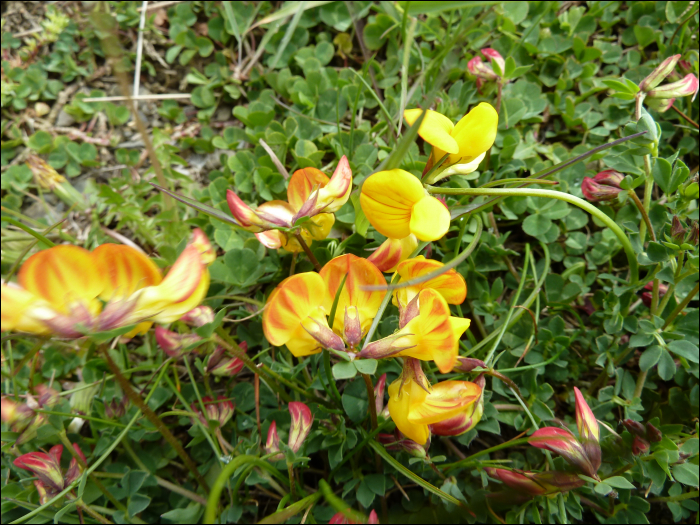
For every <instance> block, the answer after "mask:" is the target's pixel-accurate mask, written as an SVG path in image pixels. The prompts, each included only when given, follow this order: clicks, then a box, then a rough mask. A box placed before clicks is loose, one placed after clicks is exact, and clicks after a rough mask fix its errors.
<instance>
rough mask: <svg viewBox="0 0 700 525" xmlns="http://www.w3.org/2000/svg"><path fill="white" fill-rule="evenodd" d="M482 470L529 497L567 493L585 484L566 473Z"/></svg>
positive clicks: (487, 468) (574, 475)
mask: <svg viewBox="0 0 700 525" xmlns="http://www.w3.org/2000/svg"><path fill="white" fill-rule="evenodd" d="M484 470H486V472H487V474H488V475H489V476H491V477H492V478H494V479H497V480H499V481H501V482H502V483H503V484H504V485H506V486H508V487H509V488H511V489H514V490H517V491H520V492H524V493H526V494H529V495H531V496H543V495H546V494H557V493H559V492H568V491H569V490H573V489H576V488H579V487H582V486H583V485H585V483H586V482H585V481H584V480H582V479H580V478H579V477H578V476H577V475H576V474H570V473H568V472H557V471H551V472H525V471H522V470H506V469H501V468H492V467H486V468H485V469H484Z"/></svg>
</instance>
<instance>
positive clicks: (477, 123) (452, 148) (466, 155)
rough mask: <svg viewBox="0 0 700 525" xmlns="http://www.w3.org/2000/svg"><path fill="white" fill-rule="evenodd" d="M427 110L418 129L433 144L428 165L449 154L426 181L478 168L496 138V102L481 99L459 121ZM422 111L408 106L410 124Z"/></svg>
mask: <svg viewBox="0 0 700 525" xmlns="http://www.w3.org/2000/svg"><path fill="white" fill-rule="evenodd" d="M426 111H427V114H426V115H425V117H424V118H423V122H421V126H420V128H419V129H418V134H419V135H420V136H421V138H422V139H423V140H425V141H426V142H427V143H428V144H430V145H431V146H432V147H433V151H432V153H431V155H430V159H429V160H428V165H427V166H426V169H430V167H432V166H434V165H435V164H437V163H438V162H439V161H440V160H441V159H442V158H443V157H444V156H445V155H449V156H448V157H447V160H446V161H445V163H444V165H443V166H441V167H440V168H439V169H438V170H436V172H435V173H433V175H431V176H430V177H429V178H428V179H426V182H427V183H428V184H433V183H434V182H436V181H438V180H440V179H442V178H444V177H448V176H449V175H452V174H455V173H459V174H462V175H466V174H468V173H471V172H473V171H475V170H476V169H477V168H478V167H479V164H480V163H481V161H482V160H483V159H484V157H485V156H486V152H487V151H488V150H489V149H491V146H493V143H494V141H495V140H496V133H497V131H498V113H496V110H495V109H494V108H493V106H491V104H489V103H487V102H481V103H480V104H479V105H477V106H476V107H474V108H472V110H471V111H470V112H469V113H467V114H466V115H465V116H464V117H462V119H460V121H459V122H457V124H453V123H452V121H451V120H450V119H449V118H447V117H446V116H445V115H443V114H441V113H438V112H437V111H433V110H430V109H428V110H426ZM422 113H423V110H422V109H407V110H406V111H404V114H403V116H404V118H405V119H406V122H408V124H409V125H413V123H414V122H416V121H417V120H418V119H419V118H420V116H421V114H422ZM419 238H420V237H419Z"/></svg>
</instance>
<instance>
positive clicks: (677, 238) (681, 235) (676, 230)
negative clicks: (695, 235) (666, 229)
mask: <svg viewBox="0 0 700 525" xmlns="http://www.w3.org/2000/svg"><path fill="white" fill-rule="evenodd" d="M687 231H688V230H687V229H686V228H685V227H684V226H683V223H682V222H681V220H680V219H679V218H678V216H676V215H674V216H673V220H672V221H671V238H672V239H673V242H675V243H676V244H681V243H682V242H683V241H684V240H685V234H686V233H687Z"/></svg>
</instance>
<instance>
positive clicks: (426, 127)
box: [403, 109, 459, 153]
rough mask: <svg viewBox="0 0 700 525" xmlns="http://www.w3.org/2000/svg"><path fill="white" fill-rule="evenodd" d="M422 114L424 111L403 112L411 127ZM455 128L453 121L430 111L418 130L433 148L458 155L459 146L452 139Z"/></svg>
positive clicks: (411, 110) (410, 110)
mask: <svg viewBox="0 0 700 525" xmlns="http://www.w3.org/2000/svg"><path fill="white" fill-rule="evenodd" d="M422 113H423V110H422V109H407V110H406V111H404V112H403V118H405V119H406V122H408V125H409V126H413V123H414V122H416V121H417V120H418V119H419V118H420V116H421V114H422ZM454 127H455V126H454V124H453V123H452V121H451V120H450V119H449V118H447V117H446V116H445V115H443V114H442V113H438V112H437V111H433V110H432V109H428V110H426V115H425V118H423V122H421V125H420V128H419V129H418V134H419V135H420V136H421V138H422V139H423V140H424V141H426V142H427V143H428V144H430V145H431V146H434V147H436V148H440V149H441V150H444V151H447V152H448V153H457V152H458V151H459V145H458V144H457V141H455V139H454V138H453V137H452V130H453V128H454Z"/></svg>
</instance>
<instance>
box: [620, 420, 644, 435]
mask: <svg viewBox="0 0 700 525" xmlns="http://www.w3.org/2000/svg"><path fill="white" fill-rule="evenodd" d="M622 425H623V426H624V427H625V428H626V429H627V431H628V432H629V433H630V434H633V435H635V436H643V435H644V434H645V433H646V431H645V430H644V425H642V424H641V423H640V422H639V421H634V420H633V419H625V420H624V421H623V422H622Z"/></svg>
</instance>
